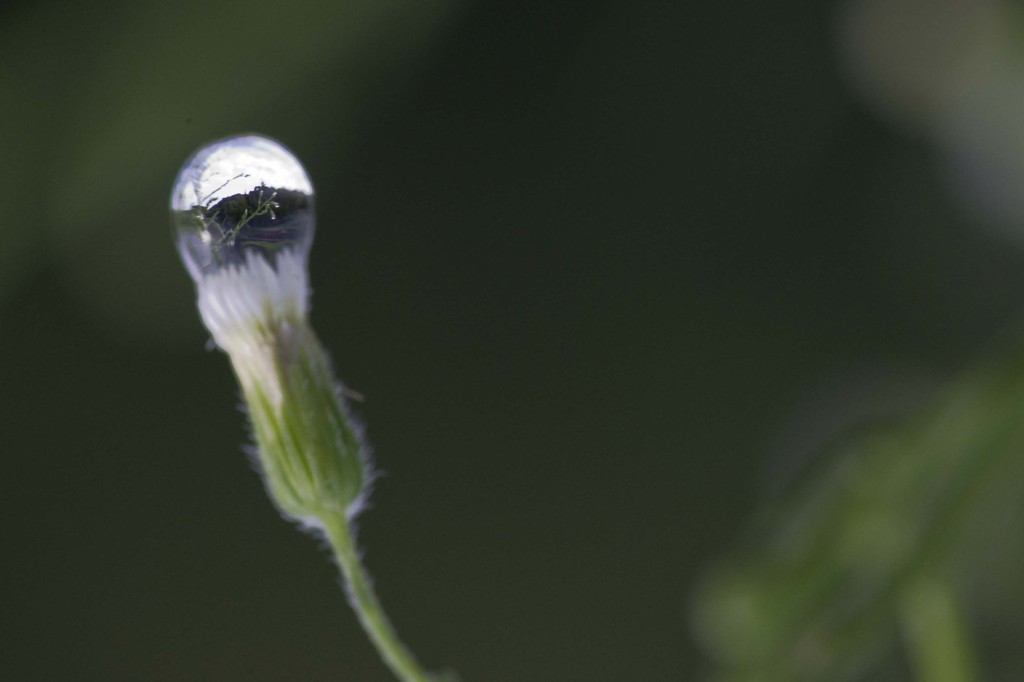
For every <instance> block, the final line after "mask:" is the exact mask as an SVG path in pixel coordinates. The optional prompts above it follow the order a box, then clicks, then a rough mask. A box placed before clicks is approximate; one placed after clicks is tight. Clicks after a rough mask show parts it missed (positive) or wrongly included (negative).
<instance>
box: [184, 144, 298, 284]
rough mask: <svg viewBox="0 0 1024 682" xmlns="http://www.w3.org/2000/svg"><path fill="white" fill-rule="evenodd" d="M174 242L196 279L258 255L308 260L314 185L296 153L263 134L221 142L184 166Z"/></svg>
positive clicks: (271, 259)
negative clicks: (295, 256)
mask: <svg viewBox="0 0 1024 682" xmlns="http://www.w3.org/2000/svg"><path fill="white" fill-rule="evenodd" d="M171 222H172V224H173V226H174V237H175V243H176V244H177V246H178V252H179V253H180V254H181V258H182V260H183V261H185V266H186V267H187V268H188V270H189V272H190V273H191V275H192V277H193V278H194V279H196V280H197V281H199V280H200V279H202V278H203V277H204V276H205V275H209V274H212V273H215V272H217V271H218V270H221V269H222V268H224V267H226V266H229V265H241V264H242V263H244V261H245V257H246V254H253V253H260V254H263V256H264V257H265V258H266V259H267V260H268V262H269V263H271V265H273V264H275V263H276V259H277V254H278V253H280V252H282V251H285V250H294V251H296V252H298V253H299V254H300V255H301V257H302V258H303V259H305V257H306V255H307V254H308V252H309V247H310V245H311V244H312V242H313V230H314V225H315V215H314V209H313V185H312V183H311V182H310V181H309V177H308V176H307V175H306V171H305V170H304V169H303V168H302V164H301V163H299V160H298V159H297V158H295V155H294V154H292V153H291V152H290V151H288V150H287V149H285V147H284V146H282V145H281V144H280V143H278V142H275V141H274V140H271V139H269V138H266V137H261V136H258V135H243V136H239V137H230V138H226V139H223V140H218V141H217V142H214V143H212V144H210V145H207V146H205V147H203V148H201V149H200V150H199V151H197V152H196V153H195V154H193V155H192V157H191V158H189V160H188V161H186V162H185V165H184V166H182V168H181V171H180V172H179V173H178V177H177V180H175V182H174V190H173V191H172V192H171Z"/></svg>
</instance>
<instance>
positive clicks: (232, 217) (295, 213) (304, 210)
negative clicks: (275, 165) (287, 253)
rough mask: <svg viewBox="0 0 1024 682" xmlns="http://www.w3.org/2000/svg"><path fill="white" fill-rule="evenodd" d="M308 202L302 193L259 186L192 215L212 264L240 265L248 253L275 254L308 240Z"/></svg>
mask: <svg viewBox="0 0 1024 682" xmlns="http://www.w3.org/2000/svg"><path fill="white" fill-rule="evenodd" d="M310 199H311V198H310V196H309V195H308V194H306V193H305V192H300V191H297V190H290V189H275V188H273V187H267V186H266V185H260V186H258V187H256V188H255V189H253V190H251V191H250V192H247V193H245V194H233V195H231V196H229V197H225V198H223V199H221V200H220V201H218V202H217V203H215V204H213V205H211V206H208V207H206V206H197V207H195V208H194V209H193V211H194V212H195V217H196V218H197V219H198V221H197V222H201V223H202V229H203V230H204V231H205V232H207V233H208V234H209V235H210V238H211V242H210V247H211V252H212V255H213V258H214V260H215V261H216V262H217V263H218V264H220V265H223V264H227V263H236V262H241V261H242V256H243V254H244V252H245V251H246V250H248V249H252V248H256V249H261V250H263V251H267V252H276V251H278V250H280V249H282V248H285V247H287V246H291V245H294V244H298V243H301V242H303V241H305V240H307V239H309V238H310V236H311V232H312V226H313V223H312V221H313V212H312V210H311V208H312V207H311V203H312V202H311V200H310Z"/></svg>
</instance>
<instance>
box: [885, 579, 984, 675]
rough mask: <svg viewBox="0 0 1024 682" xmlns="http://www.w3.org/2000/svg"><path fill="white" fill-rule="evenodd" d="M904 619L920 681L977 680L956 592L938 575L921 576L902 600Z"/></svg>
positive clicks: (900, 604) (902, 620)
mask: <svg viewBox="0 0 1024 682" xmlns="http://www.w3.org/2000/svg"><path fill="white" fill-rule="evenodd" d="M899 611H900V620H901V622H902V626H903V629H904V631H905V633H906V634H905V636H906V641H907V645H908V648H909V650H910V657H911V660H912V663H913V665H914V669H915V671H916V673H917V679H918V680H920V682H975V681H976V680H977V679H978V674H977V666H976V664H975V661H974V653H973V651H972V648H971V642H970V637H969V635H968V632H967V625H966V623H964V620H963V617H962V614H961V612H960V609H959V606H958V604H957V603H956V599H955V595H954V594H953V592H952V590H951V589H950V587H949V586H948V585H947V584H946V583H945V582H944V581H942V580H941V579H940V578H938V577H933V576H921V577H919V578H918V579H917V580H915V581H913V582H912V583H911V584H909V585H908V586H907V587H906V588H905V590H904V592H903V594H902V595H900V601H899Z"/></svg>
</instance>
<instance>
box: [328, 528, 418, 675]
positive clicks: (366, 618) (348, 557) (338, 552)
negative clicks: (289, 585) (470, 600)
mask: <svg viewBox="0 0 1024 682" xmlns="http://www.w3.org/2000/svg"><path fill="white" fill-rule="evenodd" d="M321 520H322V521H323V523H324V528H325V530H326V532H327V538H328V540H329V541H330V543H331V548H332V549H333V550H334V556H335V557H336V558H337V560H338V566H339V567H340V568H341V573H342V576H343V577H344V580H345V590H346V591H347V592H348V597H349V601H350V602H351V603H352V608H353V610H355V612H356V615H357V616H358V617H359V622H361V623H362V624H363V629H364V630H365V631H366V634H367V635H369V637H370V641H371V642H373V645H374V646H375V647H376V648H377V652H378V653H379V654H380V656H381V658H382V659H384V663H386V664H387V666H388V667H389V668H390V669H391V671H392V672H393V673H394V674H395V676H396V677H398V679H400V680H402V682H434V678H433V677H432V676H431V675H429V674H428V673H427V672H426V671H425V670H424V669H423V668H422V667H421V666H420V664H419V662H417V661H416V657H415V656H413V654H412V652H411V651H409V649H408V648H406V646H405V645H404V644H402V641H401V640H400V639H399V638H398V634H397V633H396V632H395V628H394V626H393V625H392V624H391V621H389V620H388V617H387V614H385V613H384V608H383V607H382V606H381V604H380V600H379V599H378V598H377V594H376V592H374V590H373V581H372V579H371V578H370V574H369V573H368V572H367V570H366V567H365V566H363V562H362V560H361V559H360V557H359V550H358V548H357V547H356V543H355V538H354V537H353V536H352V530H351V528H350V526H349V523H348V519H346V518H345V516H344V514H341V513H336V512H334V513H332V512H326V513H325V514H324V515H323V516H322V517H321Z"/></svg>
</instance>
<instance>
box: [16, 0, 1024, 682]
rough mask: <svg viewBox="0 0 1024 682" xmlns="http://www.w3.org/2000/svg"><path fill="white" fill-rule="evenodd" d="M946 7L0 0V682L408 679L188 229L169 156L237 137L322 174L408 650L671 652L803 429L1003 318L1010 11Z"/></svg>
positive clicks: (1008, 312)
mask: <svg viewBox="0 0 1024 682" xmlns="http://www.w3.org/2000/svg"><path fill="white" fill-rule="evenodd" d="M956 4H957V3H954V2H952V0H947V1H945V2H941V1H938V0H937V1H936V2H932V3H929V2H925V1H923V0H899V1H898V2H894V3H891V4H888V5H886V4H885V3H880V2H857V3H854V2H845V3H838V4H836V3H819V2H812V1H810V0H807V1H794V2H789V3H769V4H765V5H764V6H760V5H757V4H756V3H755V4H751V3H741V2H738V1H727V2H718V3H700V4H696V3H671V2H665V3H637V4H628V3H618V2H616V3H613V2H601V1H599V2H595V1H593V0H588V1H586V2H584V1H579V2H572V1H565V2H550V3H512V2H496V1H491V0H478V1H472V0H435V1H431V2H422V1H417V0H390V1H386V2H380V1H373V0H359V1H355V2H338V3H326V2H310V1H307V0H292V1H291V2H288V3H273V2H233V1H231V0H206V1H204V2H179V3H168V2H155V1H148V2H127V1H123V2H119V3H118V2H115V3H111V4H108V5H106V6H100V5H94V4H90V3H81V4H63V5H61V4H57V3H44V2H35V3H33V2H30V1H29V0H22V1H21V2H16V3H13V4H8V5H7V6H6V7H5V9H3V10H2V13H0V122H2V124H3V130H4V135H3V142H2V144H0V148H2V149H3V158H2V163H0V187H2V188H3V189H2V190H0V201H2V205H3V207H4V211H3V213H2V217H0V230H2V231H3V239H2V244H3V246H2V249H0V386H2V388H3V392H2V395H0V410H2V414H3V417H2V418H0V433H2V438H0V443H2V445H0V447H2V448H3V461H4V467H3V471H4V473H3V474H2V476H0V486H2V488H0V524H2V529H3V533H2V540H3V553H2V557H3V569H2V570H3V574H2V577H3V584H4V585H5V595H4V597H3V600H2V605H0V627H2V632H3V638H2V642H3V644H2V645H0V647H2V648H0V677H3V679H10V680H82V681H86V680H152V681H165V680H166V681H171V680H173V681H181V680H218V681H222V682H226V681H228V680H247V681H255V680H273V681H283V680H302V681H304V682H312V681H319V680H324V681H326V680H353V681H367V682H369V681H383V680H387V679H389V678H388V675H387V673H386V671H385V669H384V668H383V666H382V665H381V664H380V662H379V661H378V660H377V658H376V656H375V654H374V652H373V651H372V649H371V648H370V646H369V644H368V643H367V641H366V639H365V637H364V636H363V634H362V633H361V632H360V631H359V629H358V626H357V624H356V621H355V619H354V617H353V616H352V614H351V613H350V612H349V610H348V608H347V606H346V605H345V604H344V603H343V600H342V598H341V593H340V590H339V588H338V585H337V581H336V577H335V573H334V570H333V568H332V566H331V565H330V563H329V561H328V557H327V554H326V552H324V551H322V550H318V548H317V547H316V543H315V542H314V541H312V540H311V539H310V538H308V537H304V536H303V535H301V534H299V533H297V532H296V531H295V530H294V529H293V528H291V527H289V526H288V525H287V524H286V523H284V522H283V521H281V520H280V519H279V517H278V515H277V513H276V512H275V511H274V509H273V508H272V506H271V504H270V502H269V501H268V500H267V499H266V497H265V495H264V493H263V490H262V487H261V483H260V480H259V478H258V476H257V475H256V474H254V473H253V472H252V471H251V468H250V466H249V465H248V463H247V460H246V457H245V455H244V454H243V453H242V450H241V446H242V444H243V443H244V442H245V441H246V438H247V435H246V431H245V425H244V419H243V416H242V415H241V414H240V413H239V410H238V409H237V405H238V402H239V400H238V396H237V392H236V388H235V384H234V380H233V377H232V375H231V372H230V369H229V367H228V363H227V361H226V359H225V358H224V357H223V356H222V355H221V354H220V353H217V352H209V351H208V350H206V349H205V346H206V343H207V340H208V336H207V334H206V333H205V330H204V329H203V328H202V327H201V325H200V322H199V319H198V316H197V314H196V313H195V310H194V307H193V306H194V291H193V287H192V283H191V281H190V280H189V279H188V276H187V275H186V273H185V271H184V269H183V268H182V267H181V265H180V263H179V261H178V258H177V254H176V253H175V252H174V248H173V246H172V244H171V240H170V238H169V227H168V217H167V197H168V193H169V191H170V185H171V182H172V180H173V178H174V175H175V173H176V172H177V170H178V167H179V165H180V164H181V163H182V162H183V161H184V160H185V158H186V157H187V156H188V155H189V154H191V152H192V151H193V150H194V149H195V148H196V147H198V146H199V145H201V144H203V143H206V142H208V141H210V140H211V139H214V138H217V137H222V136H224V135H228V134H232V133H236V132H244V131H258V132H260V133H263V134H267V135H271V136H273V137H276V138H278V139H279V140H281V141H282V142H284V143H285V144H286V145H288V146H289V147H291V148H292V149H293V150H294V151H295V152H296V153H297V155H298V156H299V157H300V158H301V159H302V160H303V161H304V163H305V164H306V166H307V169H308V171H309V174H310V175H311V177H312V178H313V181H314V183H315V185H316V187H317V191H318V213H319V229H318V234H317V239H316V243H315V245H314V249H313V254H312V281H313V284H314V287H315V290H316V293H315V297H314V312H313V321H314V324H315V326H316V328H317V329H318V331H319V333H320V335H321V337H322V338H323V340H324V342H325V344H326V345H327V346H328V348H330V349H331V352H332V354H333V357H334V359H335V362H336V365H337V367H338V370H339V373H340V374H341V376H342V377H343V379H344V380H345V382H346V383H347V384H348V385H349V386H350V387H352V388H353V389H355V390H357V391H359V392H360V393H362V394H364V395H365V396H366V400H365V402H363V403H362V404H360V405H358V406H357V410H358V411H359V412H360V414H361V415H362V416H363V417H364V419H365V421H366V422H367V426H368V429H369V437H370V440H371V442H372V443H373V445H374V448H375V451H376V454H377V460H378V464H379V466H380V468H382V469H383V470H385V471H386V472H387V475H386V476H385V477H384V478H383V479H382V480H381V481H380V482H379V484H378V487H377V491H376V492H375V494H374V497H373V509H371V511H370V512H368V513H367V514H366V515H365V516H364V517H363V520H362V541H363V544H364V547H365V549H366V555H367V561H368V564H369V566H370V568H371V570H372V571H373V573H374V574H375V577H376V581H377V585H378V588H379V591H380V593H381V596H382V599H383V600H384V603H385V605H386V606H387V608H388V609H389V611H390V613H391V615H392V617H393V619H394V620H395V622H396V624H397V626H398V628H399V630H400V632H402V634H403V636H404V637H405V638H406V640H407V641H408V642H409V644H410V645H411V646H412V648H413V649H414V650H415V651H417V653H418V654H419V656H420V657H421V658H422V659H423V660H424V662H425V663H426V664H427V665H428V666H430V667H439V666H444V665H447V666H451V667H453V668H455V669H457V670H459V671H460V672H461V673H462V675H463V677H464V679H465V680H466V681H467V682H474V681H485V680H486V681H488V682H500V681H516V682H521V681H523V680H609V681H611V680H645V681H646V680H649V681H651V682H659V681H669V680H682V679H691V678H693V677H694V676H695V675H697V674H698V672H699V671H701V670H703V669H704V667H705V665H706V664H705V662H704V659H703V657H702V655H701V654H700V652H699V649H698V648H697V646H696V645H695V644H694V638H693V636H692V634H691V631H690V625H689V604H690V602H691V598H692V594H693V589H694V585H695V581H696V580H697V578H698V577H699V576H700V575H702V572H703V570H704V568H705V567H706V566H707V565H708V562H709V561H710V560H711V559H713V558H715V557H717V556H719V555H720V554H722V553H723V552H724V551H726V549H727V548H728V547H730V546H731V543H732V541H733V540H734V538H735V537H736V535H737V533H738V531H739V530H740V529H742V528H743V527H744V524H745V522H746V519H748V517H749V516H750V514H751V512H752V511H753V510H754V509H755V508H756V507H757V506H758V503H759V500H762V499H764V498H765V496H766V495H768V494H769V493H770V491H771V489H772V486H773V485H775V484H776V483H778V481H779V480H780V478H784V477H785V472H786V470H787V468H791V467H792V466H793V461H794V457H795V456H796V455H794V454H793V453H799V452H802V451H803V450H807V449H809V448H811V449H812V448H813V444H814V442H815V441H816V440H818V439H820V437H821V434H822V433H823V432H827V431H828V430H829V429H831V428H833V427H834V425H836V424H839V423H844V422H846V421H849V419H850V418H851V415H854V416H856V414H859V413H863V412H864V411H865V410H866V411H868V412H871V410H872V409H876V408H877V407H878V405H885V406H893V407H894V408H896V409H898V408H900V407H902V406H903V405H905V404H907V403H912V402H914V401H915V400H916V397H917V396H920V395H921V394H922V393H926V392H927V386H930V385H934V384H936V383H941V381H942V380H943V378H944V377H945V376H946V375H947V374H948V373H950V372H951V371H952V370H955V369H957V368H959V367H961V366H962V365H963V364H965V362H966V361H967V360H968V359H970V358H972V357H975V356H976V355H977V354H978V353H980V352H981V349H982V348H983V344H984V343H985V342H986V341H987V340H988V339H989V338H990V337H992V336H993V335H994V334H996V333H997V332H998V331H999V330H1000V329H1001V328H1002V327H1004V326H1005V324H1006V323H1007V322H1008V321H1009V320H1011V319H1012V318H1014V317H1015V316H1016V314H1017V312H1018V310H1019V309H1020V308H1021V306H1022V303H1024V267H1022V266H1024V254H1022V251H1021V250H1020V248H1018V243H1020V242H1019V240H1016V239H1015V237H1016V235H1015V234H1013V230H1015V229H1016V230H1019V229H1020V226H1021V225H1022V224H1024V223H1022V221H1021V220H1020V216H1019V207H1017V206H1016V205H1015V204H1014V201H1013V200H1012V199H1013V198H1014V197H1015V195H1016V193H1015V192H1013V191H1008V190H1007V187H1002V186H1001V185H1000V183H1004V184H1005V183H1006V182H1007V179H1010V180H1013V179H1015V178H1016V177H1018V176H1015V175H1014V173H1019V172H1020V171H1019V169H1018V167H1017V166H1018V165H1019V164H1020V163H1021V161H1020V159H1024V154H1016V149H1017V147H1019V146H1024V142H1022V141H1018V140H1017V139H1016V137H1014V135H1016V136H1020V137H1024V136H1022V135H1021V133H1020V130H1024V127H1022V126H1020V124H1019V121H1020V120H1024V115H1022V116H1020V117H1018V116H1017V115H1016V114H1017V109H1018V108H1022V107H1024V101H1022V102H1018V100H1024V98H1022V97H1021V94H1022V93H1024V86H1021V84H1020V83H1019V82H1018V83H1014V82H1013V81H1014V79H1013V77H1012V74H1013V73H1017V74H1019V73H1020V71H1019V70H1017V71H1015V70H1014V68H1012V67H1013V66H1015V65H1017V64H1016V62H1014V61H1012V60H1013V59H1016V57H1015V56H1012V55H1011V56H1009V57H1007V56H1006V55H1005V54H1002V56H1000V55H996V56H992V55H991V54H988V53H987V52H986V53H984V54H981V53H979V52H978V51H977V50H974V47H976V46H977V45H978V44H983V45H989V46H991V45H993V44H996V45H1000V44H999V43H993V42H992V40H994V39H992V40H990V38H991V35H994V34H998V35H1000V36H1003V38H1005V40H1007V41H1009V42H1007V43H1006V44H1005V45H1003V47H1007V46H1009V47H1012V46H1013V43H1012V40H1011V38H1012V36H1010V37H1006V35H1004V33H1007V34H1008V33H1009V32H1001V31H1002V29H1000V27H1001V26H1002V25H1003V24H1002V23H1001V22H1003V20H1004V19H1006V17H1004V16H1003V15H1001V14H999V12H1002V11H1003V10H1004V9H1005V8H1004V7H1003V6H1002V5H998V4H996V3H993V2H987V3H967V4H971V5H972V7H973V9H971V10H970V12H968V14H969V16H966V18H965V16H964V12H967V10H964V9H963V8H961V9H959V10H958V9H957V8H956ZM884 6H887V7H889V9H888V10H886V9H885V7H884ZM893 8H895V9H893ZM979 8H980V9H979ZM993 8H995V9H993ZM887 11H888V12H889V14H888V15H887V14H886V12H887ZM915 12H916V14H915ZM943 12H945V14H943ZM958 12H959V14H958ZM986 12H988V13H989V14H985V13H986ZM990 15H991V16H990ZM921 17H925V18H927V21H917V19H919V18H921ZM936 17H938V18H936ZM943 17H946V18H945V19H943ZM979 17H981V18H979ZM993 17H995V18H993ZM947 19H948V21H947ZM887 22H888V23H887ZM944 22H945V23H944ZM986 22H987V23H986ZM979 26H980V28H978V27H979ZM993 26H994V27H995V28H993ZM986 31H989V33H986ZM992 32H994V33H992ZM894 36H895V37H894ZM965 36H966V37H965ZM978 36H981V38H979V37H978ZM982 38H984V40H983V39H982ZM943 41H947V42H943ZM972 41H973V42H972ZM954 48H955V49H954ZM1007 49H1009V48H1007ZM901 50H904V52H901ZM971 50H974V51H971ZM990 51H991V52H993V53H996V52H1000V50H999V49H996V48H995V47H993V48H992V49H991V50H990ZM982 52H984V51H982ZM965 54H966V55H967V56H964V55H965ZM979 54H980V56H979ZM986 54H988V57H986V56H985V55H986ZM985 58H987V59H989V61H988V62H984V61H982V60H983V59H985ZM1000 59H1004V61H999V60H1000ZM914 60H916V61H914ZM1005 60H1010V61H1009V63H1008V64H1007V63H1006V62H1005ZM1017 66H1019V65H1017ZM972 69H973V71H972ZM965 73H966V75H965ZM978 73H982V74H988V75H991V79H990V80H991V82H989V81H985V80H984V79H983V78H980V77H978V76H977V74H978ZM922 74H923V75H922ZM1007 74H1009V75H1007ZM915 79H916V80H915ZM1016 80H1017V81H1019V77H1018V78H1017V79H1016ZM964 83H967V84H968V85H971V84H978V83H980V85H978V86H977V87H976V88H971V87H966V86H964ZM1002 86H1005V87H1002ZM1015 88H1016V89H1015ZM999 97H1003V99H999ZM1015 107H1016V108H1015ZM986 112H996V113H994V114H991V115H988V114H987V113H986ZM972 115H973V116H974V118H971V116H972ZM986 116H988V117H986ZM999 125H1002V128H1000V127H999ZM1018 129H1019V130H1018ZM1001 133H1006V136H1005V137H1001ZM1016 186H1019V185H1012V183H1011V184H1010V185H1009V186H1008V188H1009V190H1013V189H1015V187H1016ZM1008 197H1009V198H1008ZM993 226H995V227H997V228H998V227H1002V228H1006V227H1009V228H1010V230H1009V231H1008V230H1006V229H1003V230H1002V232H1000V231H999V230H992V229H989V228H990V227H993ZM865 396H870V398H865ZM865 401H866V402H867V403H868V404H869V405H871V406H874V407H870V408H864V407H863V405H864V403H865ZM858 411H860V412H858Z"/></svg>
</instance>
